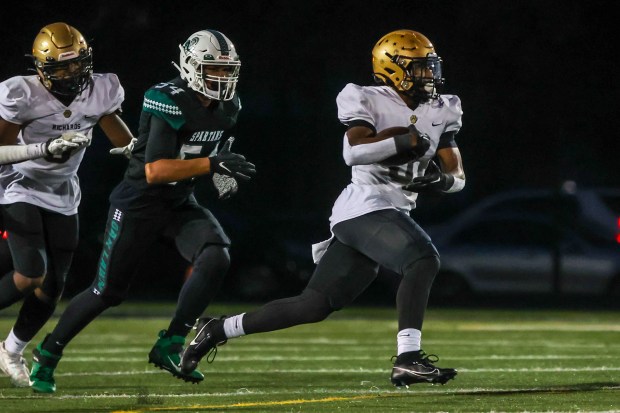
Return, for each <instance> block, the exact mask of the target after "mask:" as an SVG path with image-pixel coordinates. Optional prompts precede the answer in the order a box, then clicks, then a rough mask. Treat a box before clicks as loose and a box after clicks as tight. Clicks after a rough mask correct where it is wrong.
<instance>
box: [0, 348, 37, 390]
mask: <svg viewBox="0 0 620 413" xmlns="http://www.w3.org/2000/svg"><path fill="white" fill-rule="evenodd" d="M0 370H2V371H3V372H4V373H5V374H6V375H7V376H9V377H10V378H11V383H13V386H15V387H28V386H30V371H29V370H28V366H27V365H26V360H25V359H24V357H22V355H21V354H17V353H11V352H9V351H7V350H6V349H5V348H4V341H0Z"/></svg>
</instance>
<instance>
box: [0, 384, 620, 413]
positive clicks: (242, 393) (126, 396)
mask: <svg viewBox="0 0 620 413" xmlns="http://www.w3.org/2000/svg"><path fill="white" fill-rule="evenodd" d="M371 384H372V383H371V382H367V381H364V382H361V383H360V385H371ZM136 389H137V390H138V391H140V390H141V389H140V388H139V387H136ZM562 389H563V390H568V391H570V390H573V388H572V387H570V386H567V387H562ZM600 389H601V390H619V389H620V386H601V387H600ZM574 390H581V389H580V388H579V387H574ZM544 391H553V389H549V388H544V387H531V388H512V389H511V388H503V389H497V388H481V387H474V388H470V389H468V388H445V389H436V390H422V389H419V388H416V390H415V392H414V393H415V394H456V395H458V394H477V393H485V394H486V393H509V392H517V393H532V392H544ZM406 392H407V390H404V389H398V390H392V389H390V390H384V389H379V388H378V387H376V386H371V387H370V388H366V389H362V390H355V389H342V390H322V389H316V390H310V391H308V390H294V391H288V390H287V391H268V392H267V391H254V390H249V389H244V388H241V389H238V390H236V391H232V392H225V393H182V394H166V393H148V392H146V391H144V392H138V393H136V394H127V393H120V394H108V393H106V394H83V393H82V394H64V395H59V396H54V399H55V400H56V399H60V400H62V399H65V400H67V399H135V398H140V397H153V398H159V397H165V398H171V399H184V398H190V397H231V396H260V395H273V396H275V395H280V394H303V395H306V396H307V395H308V394H316V395H325V394H368V395H373V394H375V395H377V396H381V395H385V394H403V393H406ZM412 393H413V392H412ZM16 398H19V399H38V400H41V396H38V395H19V397H16V396H4V395H2V394H0V399H16ZM607 411H608V410H605V411H604V412H607ZM616 411H617V410H616ZM588 412H590V413H594V411H591V410H589V411H588ZM554 413H561V412H559V411H554Z"/></svg>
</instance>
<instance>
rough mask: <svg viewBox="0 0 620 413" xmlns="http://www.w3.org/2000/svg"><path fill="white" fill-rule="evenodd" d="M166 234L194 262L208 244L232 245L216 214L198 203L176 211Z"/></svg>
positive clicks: (183, 254) (182, 253) (184, 255)
mask: <svg viewBox="0 0 620 413" xmlns="http://www.w3.org/2000/svg"><path fill="white" fill-rule="evenodd" d="M166 236H167V237H170V238H172V239H174V243H175V245H176V247H177V249H178V251H179V253H180V254H181V256H182V257H183V258H185V259H186V260H187V261H189V262H193V261H194V259H195V258H196V257H197V256H198V255H199V254H200V252H201V251H202V250H203V249H204V247H205V246H206V245H209V244H217V245H222V246H225V247H228V246H229V245H230V239H229V238H228V235H226V233H225V232H224V229H223V228H222V226H221V225H220V223H219V222H218V220H217V219H216V218H215V216H213V214H212V213H211V212H210V211H209V210H208V209H206V208H204V207H201V206H200V205H197V204H191V205H188V206H184V207H183V208H179V209H178V210H175V211H174V213H173V214H172V216H171V222H170V224H169V225H168V227H167V229H166Z"/></svg>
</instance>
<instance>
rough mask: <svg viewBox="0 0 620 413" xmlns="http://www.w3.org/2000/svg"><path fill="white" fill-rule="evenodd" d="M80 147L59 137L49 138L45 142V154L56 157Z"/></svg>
mask: <svg viewBox="0 0 620 413" xmlns="http://www.w3.org/2000/svg"><path fill="white" fill-rule="evenodd" d="M79 146H80V145H79V144H78V143H74V142H71V141H70V140H65V139H63V138H62V136H61V137H58V138H51V139H48V141H47V142H45V152H46V153H47V154H48V155H51V156H54V157H58V156H60V155H62V154H64V153H65V152H69V151H71V150H73V149H75V148H77V147H79Z"/></svg>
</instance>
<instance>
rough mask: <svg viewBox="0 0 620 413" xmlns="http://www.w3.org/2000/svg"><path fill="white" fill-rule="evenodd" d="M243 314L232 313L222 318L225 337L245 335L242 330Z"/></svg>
mask: <svg viewBox="0 0 620 413" xmlns="http://www.w3.org/2000/svg"><path fill="white" fill-rule="evenodd" d="M244 315H245V313H243V314H239V315H234V316H232V317H229V318H227V319H225V320H224V334H226V338H235V337H241V336H245V331H243V316H244Z"/></svg>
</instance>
